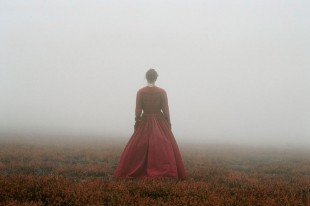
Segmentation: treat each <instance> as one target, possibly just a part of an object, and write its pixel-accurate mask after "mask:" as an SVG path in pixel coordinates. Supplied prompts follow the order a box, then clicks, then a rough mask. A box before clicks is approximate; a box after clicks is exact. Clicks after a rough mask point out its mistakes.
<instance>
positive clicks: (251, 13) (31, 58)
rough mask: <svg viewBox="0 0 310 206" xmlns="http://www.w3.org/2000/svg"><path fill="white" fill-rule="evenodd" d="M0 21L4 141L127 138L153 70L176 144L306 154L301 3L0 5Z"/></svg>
mask: <svg viewBox="0 0 310 206" xmlns="http://www.w3.org/2000/svg"><path fill="white" fill-rule="evenodd" d="M0 25H1V29H0V45H1V46H0V94H1V95H0V133H1V134H66V135H80V136H83V135H85V136H91V135H96V136H100V137H102V138H108V137H120V138H128V139H129V137H130V136H131V134H132V132H133V125H134V107H135V98H136V92H137V90H138V89H139V88H141V87H143V86H145V84H146V81H145V78H144V74H145V72H146V71H147V70H148V69H149V68H154V69H156V70H157V71H158V73H159V78H158V81H157V83H156V84H157V86H159V87H162V88H164V89H165V90H166V91H167V93H168V98H169V105H170V113H171V121H172V129H173V132H174V135H175V137H176V139H177V141H178V142H191V141H193V142H212V143H229V144H231V143H232V144H234V143H235V144H271V145H278V144H280V145H285V146H305V145H309V146H310V129H309V128H310V108H309V105H310V91H309V88H310V58H309V57H310V39H309V36H310V27H309V25H310V3H309V1H306V0H296V1H288V0H284V1H279V0H271V1H270V0H269V1H248V0H238V1H230V0H220V1H211V0H208V1H195V0H194V1H130V2H125V1H124V2H123V1H117V2H116V1H81V0H78V1H76V0H75V1H59V0H57V1H55V0H53V1H52V0H47V1H39V0H30V1H15V0H13V1H0ZM43 137H44V136H42V138H43Z"/></svg>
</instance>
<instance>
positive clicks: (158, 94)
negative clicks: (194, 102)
mask: <svg viewBox="0 0 310 206" xmlns="http://www.w3.org/2000/svg"><path fill="white" fill-rule="evenodd" d="M142 111H143V114H153V113H161V112H162V113H163V114H164V116H165V118H166V119H167V120H168V122H169V123H170V116H169V106H168V98H167V94H166V91H165V90H164V89H162V88H159V87H156V86H155V87H148V86H146V87H143V88H141V89H140V90H139V91H138V92H137V99H136V119H139V118H140V117H141V114H142Z"/></svg>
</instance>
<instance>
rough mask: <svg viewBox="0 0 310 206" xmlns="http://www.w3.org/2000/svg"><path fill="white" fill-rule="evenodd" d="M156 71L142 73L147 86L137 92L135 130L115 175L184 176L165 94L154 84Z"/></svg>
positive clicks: (182, 177)
mask: <svg viewBox="0 0 310 206" xmlns="http://www.w3.org/2000/svg"><path fill="white" fill-rule="evenodd" d="M157 77H158V74H157V72H156V71H155V70H154V69H149V70H148V71H147V72H146V79H147V82H148V85H147V86H146V87H143V88H141V89H140V90H139V91H138V92H137V98H136V110H135V114H136V117H135V120H136V123H135V127H134V128H135V130H134V133H133V135H132V136H131V138H130V140H129V142H128V143H127V145H126V147H125V149H124V151H123V154H122V155H121V158H120V160H119V163H118V166H117V168H116V171H115V177H171V178H179V179H184V178H185V177H186V174H185V169H184V165H183V161H182V158H181V154H180V151H179V148H178V145H177V143H176V141H175V138H174V136H173V133H172V131H171V123H170V116H169V107H168V99H167V94H166V92H165V90H164V89H161V88H159V87H157V86H155V81H156V80H157Z"/></svg>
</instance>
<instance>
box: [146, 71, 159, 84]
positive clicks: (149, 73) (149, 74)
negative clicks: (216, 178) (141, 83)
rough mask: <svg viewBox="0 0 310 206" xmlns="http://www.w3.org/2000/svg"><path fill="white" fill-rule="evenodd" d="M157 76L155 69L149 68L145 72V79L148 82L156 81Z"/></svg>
mask: <svg viewBox="0 0 310 206" xmlns="http://www.w3.org/2000/svg"><path fill="white" fill-rule="evenodd" d="M157 77H158V74H157V72H156V71H155V69H149V70H148V71H147V72H146V74H145V78H146V79H147V81H149V82H154V81H156V79H157Z"/></svg>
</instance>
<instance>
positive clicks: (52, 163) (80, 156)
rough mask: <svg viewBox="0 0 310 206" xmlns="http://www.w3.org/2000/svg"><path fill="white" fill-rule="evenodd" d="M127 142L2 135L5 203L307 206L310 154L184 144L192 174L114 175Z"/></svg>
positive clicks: (0, 193)
mask: <svg viewBox="0 0 310 206" xmlns="http://www.w3.org/2000/svg"><path fill="white" fill-rule="evenodd" d="M125 144H126V140H125V141H123V142H117V141H103V140H74V141H73V139H71V141H70V140H66V141H65V140H60V139H57V140H53V141H47V140H44V141H43V140H42V139H41V140H39V139H37V140H36V139H28V140H18V139H14V140H12V139H7V138H2V139H1V137H0V205H139V206H140V205H172V206H176V205H229V206H230V205H262V206H266V205H269V206H272V205H300V206H301V205H304V206H310V151H309V150H308V151H305V150H293V149H274V148H273V149H272V148H258V147H242V146H233V145H231V146H228V145H185V144H184V145H183V144H179V146H180V150H181V153H182V157H183V160H184V164H185V167H186V171H187V175H188V178H187V179H186V180H182V181H179V180H173V179H160V178H158V179H115V178H113V172H114V170H115V167H116V164H117V161H118V158H119V156H120V154H121V152H122V150H123V148H124V146H125Z"/></svg>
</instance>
